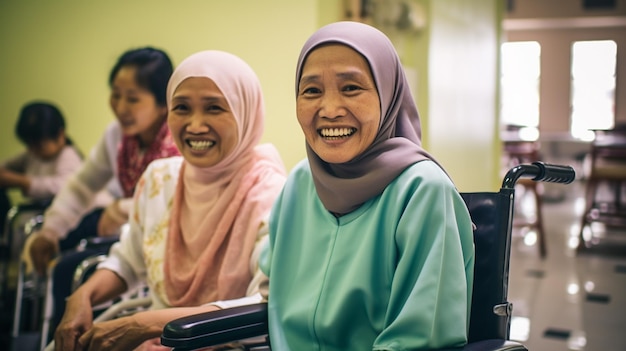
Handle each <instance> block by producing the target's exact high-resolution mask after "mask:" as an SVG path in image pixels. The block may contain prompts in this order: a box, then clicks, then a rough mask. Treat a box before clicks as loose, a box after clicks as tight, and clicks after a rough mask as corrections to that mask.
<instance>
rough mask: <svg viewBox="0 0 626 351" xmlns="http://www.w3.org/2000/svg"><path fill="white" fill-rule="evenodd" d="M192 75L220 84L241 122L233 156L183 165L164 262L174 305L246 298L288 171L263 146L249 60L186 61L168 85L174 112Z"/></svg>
mask: <svg viewBox="0 0 626 351" xmlns="http://www.w3.org/2000/svg"><path fill="white" fill-rule="evenodd" d="M189 77H206V78H209V79H211V80H213V81H214V82H215V84H216V85H217V86H218V88H219V89H220V90H221V92H222V93H223V94H224V96H225V97H226V100H227V101H228V104H229V106H230V108H231V109H232V111H233V114H234V116H235V119H236V121H237V135H238V141H237V144H236V146H235V148H234V150H233V151H232V153H231V154H229V155H228V156H226V157H225V158H224V159H222V160H221V161H220V162H219V163H218V164H216V165H214V166H212V167H208V168H197V167H194V166H192V165H190V164H189V163H186V162H184V163H183V166H182V167H181V170H180V178H179V181H178V185H177V189H176V193H175V195H174V199H173V205H172V210H171V215H170V224H169V233H168V238H167V246H166V253H165V262H164V270H165V271H164V273H165V274H164V275H165V290H166V293H167V297H168V300H169V303H170V304H171V305H172V306H194V305H199V304H203V303H207V302H211V301H216V300H224V299H232V298H238V297H243V296H245V292H246V289H247V287H248V284H249V282H250V280H251V278H252V275H251V273H250V256H251V254H252V251H253V249H254V246H255V244H256V240H257V236H258V232H259V228H260V227H261V225H262V223H263V220H264V219H265V217H266V216H267V214H268V213H269V211H270V209H271V206H272V204H273V202H274V199H275V198H276V197H277V196H278V194H279V192H280V190H281V189H282V186H283V184H284V181H285V173H286V172H285V169H284V165H283V163H282V161H281V159H280V156H279V154H278V152H277V150H276V149H275V148H274V147H273V146H272V145H269V144H265V145H258V143H259V141H260V139H261V136H262V134H263V126H264V117H265V111H264V103H263V94H262V90H261V84H260V82H259V80H258V78H257V76H256V74H255V73H254V71H253V70H252V68H250V66H248V64H247V63H245V62H244V61H243V60H241V59H240V58H239V57H237V56H235V55H232V54H229V53H226V52H222V51H215V50H211V51H202V52H198V53H196V54H193V55H191V56H189V57H188V58H186V59H185V60H184V61H183V62H182V63H181V64H180V65H179V66H178V67H177V68H176V70H175V71H174V73H173V75H172V77H171V79H170V81H169V84H168V87H167V99H168V101H167V104H168V106H169V107H171V100H172V96H173V94H174V92H175V90H176V88H177V87H178V85H179V84H180V83H181V82H182V81H184V80H185V79H187V78H189Z"/></svg>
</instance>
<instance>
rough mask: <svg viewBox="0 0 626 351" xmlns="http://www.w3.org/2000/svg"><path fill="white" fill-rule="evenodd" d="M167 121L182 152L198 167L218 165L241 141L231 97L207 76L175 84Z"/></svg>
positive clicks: (186, 158) (188, 160)
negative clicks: (229, 103) (228, 97)
mask: <svg viewBox="0 0 626 351" xmlns="http://www.w3.org/2000/svg"><path fill="white" fill-rule="evenodd" d="M167 123H168V126H169V128H170V131H171V133H172V137H173V138H174V140H175V141H176V145H177V146H178V148H179V150H180V152H181V154H182V155H183V157H184V158H185V160H186V161H187V162H189V163H190V164H192V165H194V166H196V167H211V166H214V165H216V164H217V163H218V162H220V161H221V160H223V159H224V158H225V157H226V156H228V155H229V154H230V153H231V152H232V151H233V150H234V148H235V146H236V145H237V142H238V135H237V134H238V133H237V121H236V120H235V116H234V115H233V112H232V111H231V109H230V106H229V105H228V101H227V100H226V97H224V95H223V94H222V92H221V90H220V89H219V88H218V87H217V85H216V84H215V82H214V81H213V80H211V79H209V78H206V77H191V78H187V79H185V80H183V81H182V82H181V83H180V84H179V85H178V87H176V90H175V91H174V94H173V96H172V101H171V106H170V107H169V113H168V117H167Z"/></svg>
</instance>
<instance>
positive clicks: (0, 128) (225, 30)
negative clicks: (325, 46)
mask: <svg viewBox="0 0 626 351" xmlns="http://www.w3.org/2000/svg"><path fill="white" fill-rule="evenodd" d="M183 5H184V6H183ZM316 13H317V2H316V1H312V0H307V1H302V0H299V1H292V0H271V1H270V0H268V1H255V0H211V1H208V0H184V1H152V0H151V1H145V0H144V1H121V0H111V1H79V0H61V1H43V0H40V1H36V0H28V1H0V51H1V52H2V54H0V82H1V83H0V159H4V158H6V157H8V156H10V155H12V154H14V153H16V152H18V151H20V150H21V149H22V146H21V145H20V144H19V142H18V140H17V139H16V138H15V136H14V134H13V128H14V127H13V126H14V123H15V120H16V118H17V114H18V112H19V109H20V107H21V106H22V105H23V104H24V103H26V102H28V101H29V100H31V99H47V100H51V101H53V102H55V103H57V104H58V105H59V106H60V108H61V109H62V111H63V112H64V114H65V116H66V119H67V122H68V126H69V128H68V129H69V130H68V131H69V134H70V135H71V137H72V138H73V139H74V140H75V141H76V143H77V144H78V146H79V147H80V148H81V149H82V150H83V152H88V151H89V150H90V149H91V147H92V146H93V145H95V143H96V141H97V140H98V139H99V137H100V135H101V134H102V132H103V130H104V128H105V126H106V125H107V124H108V123H109V122H110V121H112V120H114V118H115V117H114V115H113V114H112V112H111V111H110V108H109V106H108V97H109V89H108V86H107V79H108V74H109V70H110V69H111V67H112V66H113V64H114V62H115V60H116V59H117V57H118V56H119V55H120V54H121V53H122V52H123V51H125V50H127V49H129V48H133V47H139V46H145V45H152V46H156V47H160V48H162V49H164V50H166V51H167V52H168V53H169V54H170V56H171V58H172V60H173V61H174V64H178V63H179V62H180V61H181V60H182V59H184V58H185V57H187V56H188V55H190V54H192V53H194V52H196V51H200V50H206V49H220V50H226V51H230V52H232V53H234V54H237V55H239V56H241V57H242V58H243V59H244V60H246V61H247V62H248V63H249V64H250V65H251V66H252V68H253V69H254V70H255V71H256V72H257V74H258V75H259V77H260V80H261V82H262V85H263V88H264V92H265V98H266V112H267V123H266V131H265V135H264V141H270V140H271V141H272V142H273V143H274V144H276V146H277V147H278V148H279V150H280V151H281V154H282V156H283V159H284V161H285V163H286V165H287V166H288V167H289V168H291V167H292V166H293V165H294V164H295V163H296V162H297V161H299V160H300V159H302V158H304V157H305V152H304V138H303V137H302V135H301V132H300V128H299V126H298V124H297V121H296V118H295V97H294V83H293V79H294V69H295V63H296V58H297V56H298V53H299V51H300V47H301V45H302V44H303V43H304V41H305V40H306V38H307V37H308V36H309V35H310V34H311V33H312V32H313V31H314V30H315V29H317V26H318V24H317V16H316ZM294 14H307V15H306V16H295V15H294Z"/></svg>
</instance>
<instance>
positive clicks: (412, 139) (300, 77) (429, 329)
mask: <svg viewBox="0 0 626 351" xmlns="http://www.w3.org/2000/svg"><path fill="white" fill-rule="evenodd" d="M296 106H297V117H298V122H299V123H300V126H301V127H302V131H303V132H304V135H305V139H306V151H307V155H308V157H307V160H304V161H302V162H301V163H299V164H298V165H296V167H295V168H294V170H293V171H292V172H291V173H290V175H289V176H288V179H287V182H286V184H285V187H284V189H283V191H282V193H281V195H280V196H279V198H278V200H277V202H276V204H275V205H274V207H273V210H272V214H271V217H270V241H269V246H267V247H266V248H265V250H264V251H263V253H262V255H261V263H260V266H261V269H262V270H263V271H264V272H265V274H266V275H267V276H268V277H269V281H270V285H269V296H268V311H269V326H270V340H271V344H272V348H273V349H275V350H312V349H316V350H336V351H340V350H341V351H346V350H355V351H356V350H359V351H362V350H430V349H436V348H444V347H453V346H462V345H463V344H465V343H466V342H467V330H468V327H469V309H470V304H471V291H472V281H473V264H474V249H473V237H472V223H471V220H470V216H469V212H468V210H467V208H466V206H465V203H464V202H463V199H462V198H461V196H460V194H459V193H458V191H457V190H456V188H455V186H454V184H453V182H452V181H451V179H450V178H449V177H448V175H447V174H446V172H445V171H444V170H443V169H442V167H441V166H440V165H439V164H438V163H437V162H436V161H435V160H434V158H433V157H432V156H431V155H430V154H429V153H428V152H426V151H425V150H424V149H423V148H422V146H421V141H420V137H421V127H420V121H419V114H418V111H417V108H416V106H415V103H414V101H413V97H412V95H411V92H410V89H409V84H408V82H407V80H406V77H405V74H404V71H403V68H402V66H401V63H400V60H399V58H398V56H397V54H396V51H395V49H394V48H393V45H392V44H391V42H390V41H389V39H388V38H387V37H386V36H385V35H384V34H383V33H382V32H380V31H378V30H377V29H375V28H373V27H370V26H368V25H365V24H361V23H354V22H338V23H334V24H330V25H328V26H325V27H323V28H321V29H319V30H318V31H317V32H316V33H315V34H313V36H311V37H310V38H309V40H308V41H307V42H306V43H305V44H304V47H303V49H302V51H301V54H300V57H299V60H298V65H297V71H296Z"/></svg>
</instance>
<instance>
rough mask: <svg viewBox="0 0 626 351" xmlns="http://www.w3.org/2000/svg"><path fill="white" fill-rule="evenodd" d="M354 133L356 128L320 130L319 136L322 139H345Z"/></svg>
mask: <svg viewBox="0 0 626 351" xmlns="http://www.w3.org/2000/svg"><path fill="white" fill-rule="evenodd" d="M355 132H356V128H322V129H320V135H321V136H323V137H324V138H342V137H347V136H350V135H352V134H354V133H355Z"/></svg>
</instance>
